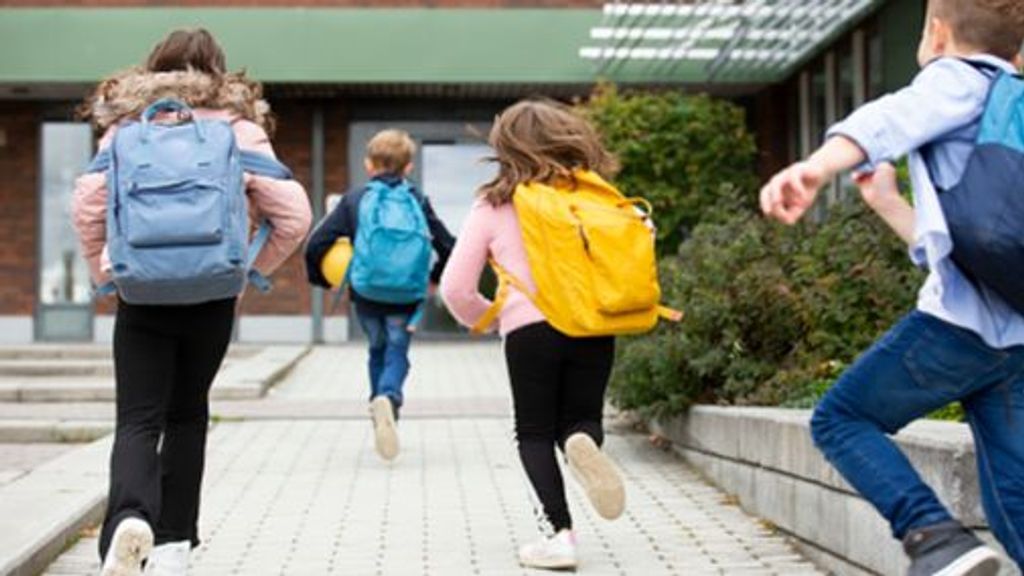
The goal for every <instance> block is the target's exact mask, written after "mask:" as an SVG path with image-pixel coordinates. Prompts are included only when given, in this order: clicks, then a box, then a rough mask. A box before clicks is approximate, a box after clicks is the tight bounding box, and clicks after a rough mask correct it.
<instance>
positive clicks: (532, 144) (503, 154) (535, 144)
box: [478, 100, 619, 206]
mask: <svg viewBox="0 0 1024 576" xmlns="http://www.w3.org/2000/svg"><path fill="white" fill-rule="evenodd" d="M490 144H491V147H492V148H494V151H495V153H496V154H497V156H496V157H494V158H491V159H490V160H491V161H493V162H497V163H498V175H497V176H496V177H495V178H494V180H491V181H490V182H488V183H487V184H484V185H483V186H481V187H480V190H479V191H478V193H479V194H480V195H481V196H483V197H484V198H486V199H487V201H488V202H490V203H491V204H492V205H494V206H500V205H502V204H505V203H508V202H509V201H510V200H511V199H512V196H513V194H515V190H516V187H517V186H519V185H520V184H526V183H529V182H543V183H549V182H551V181H552V180H555V179H559V178H565V179H568V180H570V181H572V180H573V174H572V172H573V170H577V169H582V170H593V171H595V172H597V173H598V174H601V176H603V177H606V178H610V177H611V176H613V175H614V174H615V172H616V171H618V167H619V165H618V161H617V160H616V159H615V157H614V156H613V155H612V154H611V153H610V152H608V151H607V150H606V149H605V148H604V146H603V145H602V144H601V138H600V137H599V136H598V134H597V131H596V130H594V127H593V126H591V125H590V123H589V122H587V120H586V119H584V118H583V117H581V116H580V115H578V114H576V113H574V112H573V111H572V109H570V108H569V107H568V106H566V105H564V104H560V103H558V102H555V101H552V100H525V101H523V102H519V103H518V104H514V105H512V106H511V107H509V108H508V109H506V110H505V111H504V112H502V113H501V114H500V115H498V117H497V118H496V119H495V121H494V127H493V128H492V129H491V136H490Z"/></svg>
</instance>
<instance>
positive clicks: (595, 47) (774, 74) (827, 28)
mask: <svg viewBox="0 0 1024 576" xmlns="http://www.w3.org/2000/svg"><path fill="white" fill-rule="evenodd" d="M883 3H884V0H662V1H661V2H657V3H655V2H647V3H639V2H614V3H608V4H605V5H604V10H603V18H602V22H601V25H600V26H599V27H596V28H592V29H591V31H590V39H591V42H592V43H591V44H590V45H588V46H585V47H583V48H581V49H580V52H579V53H580V57H582V58H584V59H586V60H591V61H594V62H595V65H596V67H597V69H598V73H600V74H604V75H609V76H613V75H617V74H620V73H622V72H621V71H622V69H625V68H644V69H646V71H647V73H649V74H661V75H664V76H666V77H668V76H673V75H674V74H675V72H676V70H677V68H678V67H679V66H680V64H682V63H689V64H693V63H699V64H700V65H701V66H703V68H704V69H705V71H706V73H707V75H708V79H709V80H717V81H723V80H737V79H755V78H756V79H759V80H769V81H778V80H781V79H783V78H785V77H786V76H787V75H788V74H790V73H791V72H792V71H793V70H794V69H796V67H798V66H799V65H801V64H802V63H803V62H805V61H806V60H808V59H809V58H812V57H814V56H815V55H817V53H818V52H819V51H820V50H821V49H822V47H823V46H825V45H827V44H828V43H829V42H831V41H832V40H833V39H834V38H835V37H836V36H838V35H840V34H842V33H843V32H845V31H846V30H847V29H849V28H850V27H852V26H854V25H856V24H857V23H858V22H859V21H860V20H861V19H863V18H864V17H865V16H867V15H869V14H870V13H871V12H872V11H873V10H874V9H875V8H876V7H878V6H879V5H881V4H883Z"/></svg>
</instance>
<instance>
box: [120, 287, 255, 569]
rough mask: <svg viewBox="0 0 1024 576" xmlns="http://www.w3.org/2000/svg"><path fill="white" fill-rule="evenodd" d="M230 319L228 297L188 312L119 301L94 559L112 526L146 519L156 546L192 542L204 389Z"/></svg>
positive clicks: (202, 451)
mask: <svg viewBox="0 0 1024 576" xmlns="http://www.w3.org/2000/svg"><path fill="white" fill-rule="evenodd" d="M234 318H235V300H234V299H230V300H218V301H215V302H207V303H204V304H197V305H192V306H139V305H131V304H125V303H124V302H119V305H118V308H117V320H116V323H115V325H114V368H115V375H116V380H117V429H116V433H115V436H114V449H113V452H112V454H111V457H110V494H109V498H108V501H107V515H106V520H105V521H104V523H103V530H102V532H101V534H100V556H101V557H104V556H106V553H107V550H108V549H109V547H110V539H111V537H112V536H113V533H114V528H116V527H117V523H118V522H120V521H121V520H123V519H125V518H127V517H136V518H141V519H142V520H145V521H146V522H148V523H149V525H150V526H152V527H153V531H154V533H155V536H156V543H157V544H162V543H165V542H177V541H181V540H190V541H191V542H192V544H193V545H197V544H198V543H199V538H198V531H197V526H196V524H197V521H198V516H199V491H200V487H201V485H202V479H203V462H204V457H205V454H206V429H207V425H208V420H209V406H208V398H209V390H210V385H211V384H212V383H213V377H214V375H216V373H217V370H218V369H219V368H220V365H221V361H222V360H223V359H224V354H225V352H226V351H227V347H228V343H229V342H230V340H231V329H232V325H233V323H234Z"/></svg>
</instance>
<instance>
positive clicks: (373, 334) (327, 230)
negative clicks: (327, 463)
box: [306, 130, 455, 460]
mask: <svg viewBox="0 0 1024 576" xmlns="http://www.w3.org/2000/svg"><path fill="white" fill-rule="evenodd" d="M415 155H416V143H415V142H413V140H412V138H411V137H410V136H409V134H407V133H406V132H403V131H401V130H384V131H383V132H380V133H378V134H377V135H375V136H374V137H373V138H371V139H370V142H369V143H368V144H367V146H366V159H365V162H364V167H365V168H366V172H367V173H368V174H369V176H370V182H369V183H368V184H366V185H365V186H363V187H361V188H357V189H355V190H353V191H351V192H349V193H347V194H345V195H344V196H343V197H342V200H341V202H340V203H339V204H338V205H337V207H335V209H334V210H332V211H331V213H330V214H328V215H327V217H326V218H325V219H324V221H323V222H322V223H321V224H319V225H318V226H317V227H316V230H314V232H313V234H312V236H311V237H310V239H309V243H308V245H307V246H306V271H307V275H308V278H309V282H310V283H312V284H315V285H317V286H321V287H324V288H338V287H337V286H331V284H330V282H329V281H328V280H327V278H326V277H325V276H324V273H323V271H322V269H321V263H322V261H323V260H324V256H325V255H326V254H327V252H328V250H330V249H331V247H332V246H333V245H334V244H335V242H336V241H337V240H338V239H340V238H347V239H349V240H350V241H351V243H352V245H353V246H354V247H355V250H354V254H353V257H352V262H351V265H350V268H351V270H350V272H349V276H348V278H349V280H350V282H349V294H350V296H351V300H352V302H353V303H354V304H355V309H356V315H357V316H358V318H359V324H360V326H361V327H362V329H363V332H365V333H366V339H367V341H368V344H369V348H370V359H369V372H370V415H371V417H372V419H373V426H374V431H375V434H374V436H375V446H376V449H377V453H378V454H379V455H380V456H381V458H384V459H385V460H393V459H394V458H395V457H396V456H398V450H399V443H398V431H397V428H396V420H397V418H398V414H399V409H400V408H401V407H402V404H403V403H404V401H405V396H404V393H403V389H404V387H405V380H406V377H407V376H408V374H409V368H410V365H409V345H410V344H411V342H412V334H413V332H414V331H415V329H416V323H417V318H418V316H419V315H420V308H421V306H423V305H424V300H425V299H426V297H427V295H428V280H429V283H430V285H436V284H437V282H438V281H439V280H440V278H441V272H442V271H443V270H444V267H445V263H446V262H447V261H448V256H449V255H450V254H451V251H452V246H453V245H454V244H455V238H453V237H452V235H451V233H450V232H448V229H447V228H446V227H445V225H444V223H443V222H441V219H440V218H438V217H437V214H436V213H435V212H434V208H433V207H432V206H431V204H430V200H429V199H428V198H427V197H426V196H425V195H424V194H422V193H421V192H420V191H419V190H418V189H417V188H416V186H415V184H413V183H412V182H411V181H410V180H409V179H408V176H409V174H410V173H411V172H412V170H413V157H414V156H415ZM431 247H433V250H434V251H436V252H437V256H438V260H437V262H436V263H435V264H434V266H433V268H432V269H431V266H430V251H431Z"/></svg>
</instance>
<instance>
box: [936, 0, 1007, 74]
mask: <svg viewBox="0 0 1024 576" xmlns="http://www.w3.org/2000/svg"><path fill="white" fill-rule="evenodd" d="M928 14H929V17H935V18H941V19H942V20H945V21H946V22H947V23H949V26H950V28H952V30H953V35H954V36H955V37H956V39H957V40H958V41H960V42H963V43H964V44H966V45H968V46H970V47H971V48H975V49H977V50H981V51H983V52H987V53H989V54H992V55H993V56H998V57H1000V58H1004V59H1006V60H1009V61H1011V62H1013V61H1014V60H1015V59H1016V58H1017V56H1019V55H1020V53H1021V44H1022V43H1024V1H1022V0H931V1H930V3H929V7H928Z"/></svg>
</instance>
